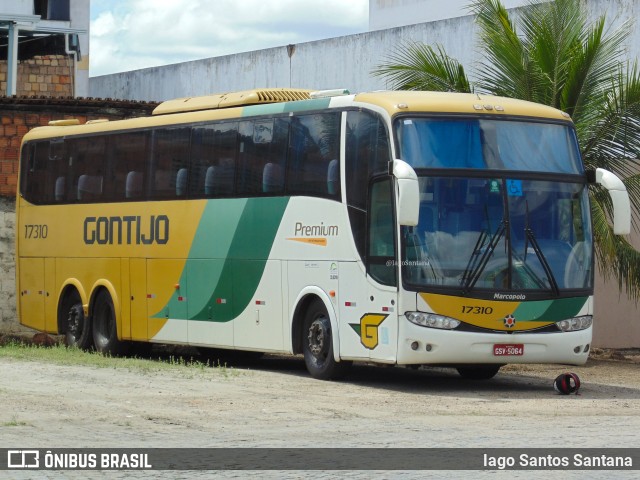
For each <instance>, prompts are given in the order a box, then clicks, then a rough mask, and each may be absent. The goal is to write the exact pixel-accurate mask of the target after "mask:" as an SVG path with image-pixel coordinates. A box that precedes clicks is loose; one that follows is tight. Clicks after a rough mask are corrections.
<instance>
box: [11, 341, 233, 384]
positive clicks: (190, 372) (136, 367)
mask: <svg viewBox="0 0 640 480" xmlns="http://www.w3.org/2000/svg"><path fill="white" fill-rule="evenodd" d="M2 358H8V359H17V360H27V361H34V362H44V363H54V364H57V365H64V366H70V365H81V366H90V367H95V368H110V369H125V370H129V371H132V372H138V373H142V374H145V375H153V374H162V373H164V372H169V371H170V372H173V373H176V374H178V375H179V376H181V377H183V378H208V377H211V376H217V375H221V376H223V377H224V378H228V377H230V376H236V375H238V374H239V373H238V371H237V370H236V369H234V368H232V367H227V365H226V364H221V363H220V362H219V361H218V362H217V363H213V364H212V363H210V362H208V361H200V360H199V359H197V358H193V357H191V356H183V355H176V354H167V355H158V356H156V357H155V358H153V359H147V358H137V357H110V356H107V355H102V354H100V353H97V352H93V351H92V352H86V351H84V350H80V349H78V348H70V347H66V346H64V345H62V344H56V345H54V346H53V347H40V346H35V345H27V344H24V343H18V342H12V343H8V344H6V345H1V346H0V359H2Z"/></svg>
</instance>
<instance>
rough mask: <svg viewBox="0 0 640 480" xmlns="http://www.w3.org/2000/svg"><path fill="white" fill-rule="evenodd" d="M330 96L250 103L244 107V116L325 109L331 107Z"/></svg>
mask: <svg viewBox="0 0 640 480" xmlns="http://www.w3.org/2000/svg"><path fill="white" fill-rule="evenodd" d="M330 102H331V99H330V98H316V99H313V100H302V101H298V102H286V103H268V104H265V105H250V106H248V107H244V108H243V109H242V116H243V117H252V116H257V115H273V114H275V113H284V112H305V111H310V110H324V109H326V108H328V107H329V103H330Z"/></svg>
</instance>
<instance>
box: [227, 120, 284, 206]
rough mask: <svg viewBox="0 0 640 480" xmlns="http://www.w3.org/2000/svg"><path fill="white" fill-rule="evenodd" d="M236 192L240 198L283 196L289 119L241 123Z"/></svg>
mask: <svg viewBox="0 0 640 480" xmlns="http://www.w3.org/2000/svg"><path fill="white" fill-rule="evenodd" d="M239 134H240V139H239V142H240V149H239V154H240V158H239V163H238V166H239V170H238V176H237V191H238V193H239V194H241V195H247V196H255V195H260V194H263V193H267V194H280V193H283V192H284V171H285V170H284V168H285V161H286V158H287V146H288V142H289V119H288V118H286V117H275V118H266V119H265V118H258V119H254V120H248V121H244V122H241V123H240V129H239Z"/></svg>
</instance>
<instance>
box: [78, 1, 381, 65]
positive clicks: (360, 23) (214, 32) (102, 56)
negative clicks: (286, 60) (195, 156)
mask: <svg viewBox="0 0 640 480" xmlns="http://www.w3.org/2000/svg"><path fill="white" fill-rule="evenodd" d="M90 5H91V29H90V42H91V47H90V49H91V53H90V65H89V73H90V75H91V76H92V77H93V76H98V75H106V74H109V73H116V72H122V71H127V70H136V69H139V68H146V67H153V66H159V65H167V64H171V63H179V62H185V61H189V60H197V59H200V58H208V57H218V56H222V55H230V54H234V53H241V52H248V51H252V50H260V49H263V48H271V47H278V46H284V45H288V44H292V43H293V44H295V43H303V42H308V41H313V40H321V39H325V38H332V37H339V36H343V35H350V34H354V33H361V32H365V31H367V29H368V22H369V1H368V0H91V3H90Z"/></svg>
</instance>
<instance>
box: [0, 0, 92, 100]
mask: <svg viewBox="0 0 640 480" xmlns="http://www.w3.org/2000/svg"><path fill="white" fill-rule="evenodd" d="M89 18H90V17H89V0H0V43H2V44H5V45H8V48H7V49H6V52H7V53H6V54H5V55H2V56H0V58H1V59H6V60H7V61H8V64H9V65H8V67H9V71H8V75H7V89H9V88H11V86H12V85H11V74H12V68H15V67H17V65H18V62H19V61H20V60H22V59H23V58H25V57H26V56H29V55H38V54H58V55H70V56H72V57H73V62H74V68H75V74H74V88H73V94H74V96H77V97H85V96H88V94H89ZM14 41H17V42H15V43H17V45H16V46H15V48H16V51H15V54H14V55H15V58H14V59H13V62H15V65H14V64H13V62H12V58H11V56H12V46H13V45H12V44H13V43H14ZM27 47H28V50H27ZM38 48H40V49H41V52H40V53H39V52H38ZM15 75H16V77H15V78H17V70H16V71H15ZM15 78H14V81H15ZM13 87H14V90H13V91H4V90H3V91H2V92H0V94H9V95H11V94H15V84H14V85H13Z"/></svg>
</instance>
